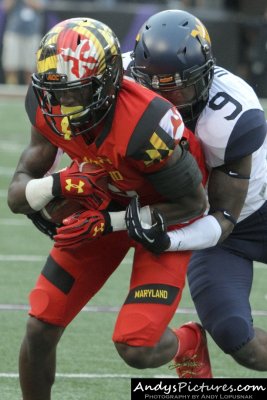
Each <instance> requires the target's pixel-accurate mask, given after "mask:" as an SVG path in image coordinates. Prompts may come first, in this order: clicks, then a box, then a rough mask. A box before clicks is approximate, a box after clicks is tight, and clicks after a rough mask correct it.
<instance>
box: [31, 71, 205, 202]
mask: <svg viewBox="0 0 267 400" xmlns="http://www.w3.org/2000/svg"><path fill="white" fill-rule="evenodd" d="M26 110H27V113H28V115H29V118H30V120H31V123H32V125H33V126H34V127H35V128H36V129H37V130H38V131H39V132H40V134H42V135H43V136H45V137H46V138H47V139H48V140H49V141H50V142H51V143H53V144H54V145H55V146H56V147H59V148H61V149H62V150H63V151H64V152H65V153H67V154H68V155H69V157H70V158H71V159H77V160H78V161H79V162H83V161H87V162H91V163H97V164H98V165H101V166H102V167H103V168H104V169H105V170H106V171H107V172H108V174H109V191H110V195H111V197H112V198H113V199H114V200H116V201H117V202H119V203H120V204H121V205H123V206H125V205H127V204H128V203H129V200H130V198H131V197H132V196H133V195H136V194H138V196H139V198H140V203H141V205H146V204H153V203H157V202H160V201H164V199H163V198H162V196H161V195H160V194H159V193H158V192H157V191H156V189H155V188H154V187H153V186H152V184H151V183H150V182H149V181H148V179H147V178H146V174H149V173H152V172H155V171H157V170H159V169H160V168H162V167H163V165H164V164H165V163H166V161H167V160H168V158H169V157H170V156H171V155H172V152H173V150H174V148H175V146H176V145H177V143H178V142H179V141H180V140H181V139H182V138H185V139H186V140H187V141H188V143H189V149H190V152H191V153H192V154H193V155H194V156H195V158H196V159H197V162H198V164H199V167H200V169H201V172H202V175H203V181H204V183H205V182H206V178H207V173H206V169H205V163H204V157H203V155H202V152H201V149H200V145H199V143H198V140H197V138H195V136H194V135H193V134H192V133H191V132H190V131H189V130H188V129H187V128H185V126H184V124H183V121H182V118H181V116H180V114H179V113H178V111H177V110H176V108H175V107H173V105H172V104H171V103H169V102H168V101H167V100H165V99H164V98H162V97H161V96H159V95H158V94H156V93H154V92H152V91H150V90H148V89H146V88H144V87H142V86H141V85H139V84H138V83H135V82H133V81H131V80H129V79H127V78H124V80H123V84H122V87H121V90H120V91H119V93H118V96H117V101H116V105H115V109H114V113H112V110H111V111H110V114H109V115H108V116H107V117H106V119H105V125H104V126H103V127H102V129H101V130H99V128H98V133H97V135H96V137H95V138H94V140H92V132H91V133H90V132H89V134H86V135H78V136H71V135H70V131H69V130H68V127H66V118H65V120H64V118H62V119H59V121H58V122H57V127H58V128H59V130H60V131H61V132H62V133H64V136H59V135H57V134H56V133H55V132H54V131H53V130H52V128H51V127H50V126H49V125H48V124H47V122H46V120H45V118H44V115H43V113H42V111H41V108H40V107H39V105H38V102H37V100H36V98H35V95H34V92H33V90H32V88H30V89H29V91H28V94H27V97H26ZM110 115H112V118H109V116H110ZM63 120H64V121H63ZM94 132H95V130H94ZM165 201H166V199H165Z"/></svg>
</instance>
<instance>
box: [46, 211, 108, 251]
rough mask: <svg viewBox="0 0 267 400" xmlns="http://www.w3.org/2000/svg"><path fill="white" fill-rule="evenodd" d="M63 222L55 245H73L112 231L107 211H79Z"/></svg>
mask: <svg viewBox="0 0 267 400" xmlns="http://www.w3.org/2000/svg"><path fill="white" fill-rule="evenodd" d="M63 224H64V226H62V227H60V228H57V234H56V235H55V236H54V240H55V247H64V246H73V245H76V244H79V243H80V242H82V241H84V240H93V239H97V238H98V237H100V236H103V235H105V234H107V233H109V232H112V227H111V223H110V216H109V213H108V212H105V211H95V210H88V211H83V212H77V213H75V214H72V215H71V216H70V217H68V218H66V219H64V220H63Z"/></svg>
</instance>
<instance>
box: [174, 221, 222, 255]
mask: <svg viewBox="0 0 267 400" xmlns="http://www.w3.org/2000/svg"><path fill="white" fill-rule="evenodd" d="M221 234H222V228H221V226H220V224H219V222H218V221H217V219H216V218H214V217H213V216H212V215H207V216H206V217H203V218H201V219H198V220H197V221H195V222H193V223H192V224H191V225H187V226H186V227H184V228H181V229H175V230H173V231H170V232H168V235H169V237H170V239H171V245H170V247H169V248H168V250H166V251H178V250H179V251H183V250H201V249H206V248H208V247H212V246H215V245H216V244H217V243H218V241H219V239H220V237H221Z"/></svg>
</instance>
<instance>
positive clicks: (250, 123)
mask: <svg viewBox="0 0 267 400" xmlns="http://www.w3.org/2000/svg"><path fill="white" fill-rule="evenodd" d="M259 127H261V128H259ZM256 129H258V131H257V133H256ZM259 131H260V134H259ZM195 135H196V136H197V137H198V138H199V139H200V141H201V143H202V147H203V151H204V154H205V160H206V163H207V165H208V167H209V168H215V167H218V166H220V165H223V164H226V163H229V162H231V161H235V160H237V159H239V158H242V157H245V156H246V155H248V154H252V170H251V174H250V181H249V189H248V194H247V197H246V200H245V203H244V206H243V208H242V211H241V214H240V217H239V219H238V222H240V221H242V220H243V219H244V218H246V217H248V216H249V215H250V214H252V213H253V212H254V211H256V210H258V209H259V208H260V207H261V206H262V204H263V203H264V202H265V201H266V199H267V196H266V192H267V191H266V187H267V160H266V157H267V141H266V124H265V117H264V113H263V110H262V106H261V104H260V102H259V100H258V98H257V96H256V94H255V92H254V91H253V89H252V88H251V87H250V86H249V85H248V84H247V83H246V82H245V81H244V80H243V79H241V78H239V77H238V76H236V75H234V74H232V73H230V72H229V71H227V70H225V69H223V68H220V67H215V73H214V79H213V82H212V85H211V89H210V92H209V100H208V103H207V105H206V107H205V108H204V110H203V111H202V113H201V114H200V116H199V118H198V121H197V124H196V128H195ZM264 139H265V140H264Z"/></svg>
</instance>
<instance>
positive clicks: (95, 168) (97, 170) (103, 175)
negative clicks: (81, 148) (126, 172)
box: [79, 162, 108, 191]
mask: <svg viewBox="0 0 267 400" xmlns="http://www.w3.org/2000/svg"><path fill="white" fill-rule="evenodd" d="M79 170H80V172H88V173H89V174H90V175H92V176H94V175H95V176H96V177H97V179H96V181H95V183H96V184H97V186H99V187H100V188H101V189H103V190H104V191H108V174H107V172H106V171H105V170H104V169H103V168H102V167H100V166H99V165H97V164H90V163H88V162H83V163H81V164H80V165H79Z"/></svg>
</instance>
